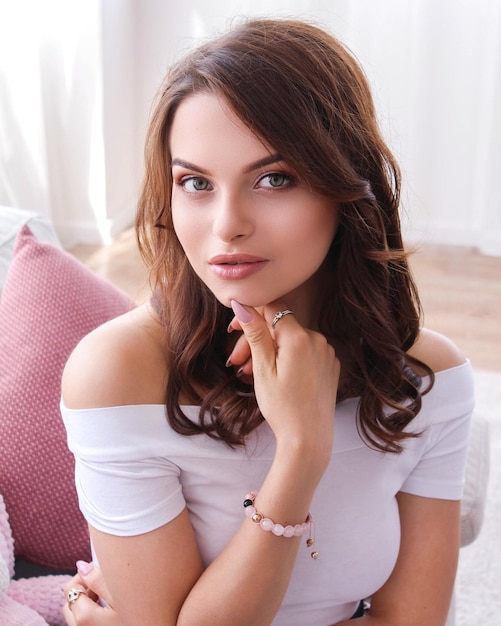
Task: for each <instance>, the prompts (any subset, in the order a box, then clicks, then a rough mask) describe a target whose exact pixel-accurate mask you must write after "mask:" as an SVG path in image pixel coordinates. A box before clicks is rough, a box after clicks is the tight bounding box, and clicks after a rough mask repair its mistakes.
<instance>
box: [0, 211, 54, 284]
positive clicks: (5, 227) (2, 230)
mask: <svg viewBox="0 0 501 626" xmlns="http://www.w3.org/2000/svg"><path fill="white" fill-rule="evenodd" d="M24 224H28V226H29V227H30V230H31V232H32V233H33V234H34V235H35V237H36V238H37V240H38V241H42V242H47V243H52V244H54V245H56V246H58V247H59V248H60V247H61V243H60V241H59V238H58V236H57V234H56V231H55V230H54V226H53V225H52V222H51V221H50V220H49V219H48V218H46V217H43V216H42V215H39V214H38V213H35V212H34V211H24V210H22V209H12V208H11V207H6V206H0V294H1V293H2V289H3V285H4V282H5V277H6V276H7V271H8V269H9V266H10V264H11V261H12V257H13V255H14V246H15V245H16V237H17V234H18V233H19V231H20V230H21V227H22V226H24Z"/></svg>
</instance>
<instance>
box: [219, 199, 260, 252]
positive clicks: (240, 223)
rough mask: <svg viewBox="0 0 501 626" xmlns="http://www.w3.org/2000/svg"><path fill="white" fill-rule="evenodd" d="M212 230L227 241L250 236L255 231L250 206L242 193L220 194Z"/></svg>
mask: <svg viewBox="0 0 501 626" xmlns="http://www.w3.org/2000/svg"><path fill="white" fill-rule="evenodd" d="M212 232H213V234H214V235H215V236H216V237H218V239H220V240H222V241H226V242H227V241H233V240H235V239H241V238H243V237H248V236H249V235H251V234H252V233H253V232H254V221H253V219H252V213H251V211H250V207H249V205H248V203H246V202H245V199H244V198H243V197H242V195H241V194H234V193H221V194H220V195H219V197H218V199H217V200H216V202H215V207H214V217H213V222H212Z"/></svg>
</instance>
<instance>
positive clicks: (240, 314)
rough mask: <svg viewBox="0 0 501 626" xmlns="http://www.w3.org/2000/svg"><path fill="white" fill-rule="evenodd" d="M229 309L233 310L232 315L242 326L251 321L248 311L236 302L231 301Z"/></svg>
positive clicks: (250, 314)
mask: <svg viewBox="0 0 501 626" xmlns="http://www.w3.org/2000/svg"><path fill="white" fill-rule="evenodd" d="M231 308H232V309H233V313H235V315H236V316H237V318H238V319H239V320H240V321H241V322H243V323H244V324H247V322H250V321H251V319H252V313H251V312H250V311H248V310H247V309H246V308H245V307H244V305H243V304H240V302H237V301H236V300H231Z"/></svg>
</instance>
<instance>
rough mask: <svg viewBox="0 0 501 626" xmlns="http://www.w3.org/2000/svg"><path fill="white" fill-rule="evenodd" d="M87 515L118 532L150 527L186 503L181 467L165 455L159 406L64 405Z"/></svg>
mask: <svg viewBox="0 0 501 626" xmlns="http://www.w3.org/2000/svg"><path fill="white" fill-rule="evenodd" d="M61 414H62V416H63V421H64V423H65V426H66V430H67V435H68V446H69V448H70V450H71V451H72V453H73V454H74V457H75V484H76V489H77V494H78V500H79V505H80V509H81V511H82V514H83V515H84V517H85V519H86V520H87V522H88V523H89V524H90V525H91V526H93V527H94V528H96V529H98V530H100V531H103V532H106V533H109V534H113V535H119V536H131V535H139V534H142V533H146V532H149V531H151V530H154V529H156V528H159V527H160V526H162V525H164V524H166V523H167V522H169V521H171V520H172V519H174V518H175V517H176V516H177V515H179V513H181V511H182V510H183V508H184V507H185V500H184V496H183V493H182V489H181V484H180V480H179V476H180V470H179V468H178V466H177V465H176V464H175V463H173V462H171V461H169V459H168V458H166V457H165V456H164V454H163V453H164V452H165V445H163V444H165V437H166V431H168V426H167V420H166V417H165V412H164V407H160V406H157V405H144V406H143V405H141V406H125V407H109V408H102V409H86V410H70V409H67V408H66V407H64V406H63V405H62V406H61Z"/></svg>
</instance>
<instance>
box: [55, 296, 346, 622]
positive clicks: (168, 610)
mask: <svg viewBox="0 0 501 626" xmlns="http://www.w3.org/2000/svg"><path fill="white" fill-rule="evenodd" d="M279 308H282V309H283V308H285V307H284V306H283V305H281V304H280V303H273V305H270V306H269V307H267V311H266V320H265V319H264V318H263V317H261V316H260V315H259V314H258V313H257V312H256V311H252V313H251V319H250V320H249V321H248V322H247V323H243V324H242V327H243V329H244V332H245V333H246V336H247V339H248V341H249V344H250V346H251V349H252V354H253V363H254V379H255V388H256V394H257V397H258V403H259V406H260V407H261V410H262V412H263V414H264V415H265V416H266V418H267V421H268V423H269V424H270V427H271V428H272V430H273V431H274V433H275V436H276V441H277V446H276V454H275V458H274V460H273V463H272V466H271V468H270V471H269V473H268V475H267V477H266V478H265V480H264V482H263V484H262V485H261V487H260V491H259V495H258V498H257V500H256V506H257V508H258V510H259V511H262V512H263V513H265V514H266V515H267V516H269V517H271V518H272V519H273V520H274V521H276V522H287V523H291V524H295V523H299V522H303V521H305V519H306V516H307V514H308V510H309V507H310V502H311V499H312V497H313V493H314V491H315V489H316V486H317V484H318V481H319V480H320V478H321V476H322V475H323V472H324V471H325V469H326V467H327V464H328V461H329V459H330V455H331V451H332V442H333V415H334V410H335V402H336V392H337V380H338V378H339V363H338V361H337V359H336V358H335V355H334V351H333V349H332V348H331V347H330V346H328V344H327V342H326V341H325V339H324V338H323V337H322V336H320V335H318V334H317V333H312V332H310V331H306V330H305V329H304V328H302V327H301V326H300V325H299V324H298V323H297V321H296V320H295V319H294V318H293V316H288V317H287V318H284V320H282V321H281V322H280V324H279V325H277V327H276V331H277V332H276V334H275V341H274V340H273V338H272V336H271V333H270V322H271V319H272V317H273V314H274V312H275V311H276V310H278V309H279ZM268 318H269V319H268ZM128 337H130V328H129V329H128ZM275 342H276V343H275ZM100 345H101V350H103V352H104V354H106V355H110V354H114V353H115V351H114V350H113V346H109V345H108V346H104V348H103V342H102V341H100ZM141 345H142V344H141ZM132 352H133V350H132ZM87 354H91V355H92V361H89V362H88V364H87V366H88V370H90V380H87V381H86V383H85V385H84V387H86V389H87V390H88V389H94V386H93V384H92V377H93V370H94V369H95V368H94V367H93V363H94V361H95V352H94V350H90V351H89V350H87ZM298 354H300V355H301V359H300V360H298V358H297V355H298ZM106 358H110V357H106ZM113 358H116V357H113ZM128 361H130V358H129V359H124V358H123V356H122V357H119V358H116V363H112V364H111V365H112V367H106V365H105V364H104V365H103V364H101V371H112V372H113V380H114V381H115V384H114V385H113V386H114V388H116V387H117V385H119V384H123V385H125V387H126V389H125V391H124V394H125V395H127V398H129V402H130V398H131V394H132V396H134V395H135V393H134V391H133V388H134V385H139V390H138V392H137V395H138V396H139V395H140V394H142V393H144V388H145V385H143V384H141V382H139V383H138V382H137V380H138V378H139V381H141V371H134V375H130V368H127V370H126V371H125V372H119V371H118V370H119V368H120V364H123V363H127V362H128ZM134 362H136V363H137V362H141V363H144V362H145V359H138V358H136V359H134ZM84 369H85V368H84ZM142 369H143V370H144V365H143V366H142ZM117 372H118V373H117ZM145 376H146V378H147V379H148V380H149V378H150V376H148V374H147V373H143V377H145ZM76 377H78V381H79V382H78V385H79V386H81V385H82V367H77V368H76V371H75V378H76ZM70 378H71V379H73V377H70ZM144 382H145V384H147V380H145V381H144ZM67 383H68V384H67V385H66V388H68V389H70V391H69V392H68V396H71V387H72V385H71V380H70V381H67ZM101 389H102V390H103V391H102V393H103V394H106V395H105V396H104V397H103V398H93V399H92V400H91V402H92V403H94V402H98V401H99V400H102V402H104V403H114V404H118V403H120V402H117V398H115V397H110V386H109V385H106V384H101ZM162 389H163V386H162ZM131 390H132V391H131ZM113 393H115V392H113ZM86 397H87V401H89V400H88V394H87V396H86ZM118 400H120V399H118ZM81 401H83V400H81ZM142 401H143V402H144V401H146V402H147V399H143V400H142ZM65 402H66V404H67V405H68V404H69V405H70V406H71V405H73V406H74V404H75V401H74V396H72V398H71V399H67V398H65ZM99 405H100V406H102V403H101V404H99ZM305 459H308V461H307V462H305ZM249 487H252V485H250V486H249ZM244 495H245V494H242V497H243V496H244ZM214 506H217V502H215V503H214ZM242 519H243V521H242V524H241V526H240V528H239V530H238V531H237V533H236V534H235V536H234V537H233V538H232V539H231V540H230V542H229V544H228V545H227V546H226V548H225V549H224V550H223V551H222V552H221V554H220V555H219V556H218V557H217V558H216V559H215V560H214V562H213V563H211V564H210V566H209V567H208V568H207V569H206V570H205V571H204V572H203V573H202V567H201V562H200V556H199V553H198V548H197V546H196V543H195V539H194V536H193V531H192V528H191V524H190V522H189V518H188V515H187V513H186V512H184V513H182V514H181V515H180V516H179V517H178V518H176V519H175V520H173V521H171V522H170V523H168V524H165V525H164V526H163V527H161V528H159V529H157V530H155V531H153V532H151V533H147V534H145V535H140V536H137V537H115V536H110V535H106V534H104V533H100V532H97V531H96V530H92V531H91V532H92V537H93V541H94V545H95V548H96V553H97V556H98V558H99V562H100V565H101V567H102V569H103V573H104V576H105V579H106V581H107V584H108V587H109V589H110V592H111V597H112V598H113V601H112V606H113V608H114V609H115V610H116V612H115V613H114V617H113V619H116V615H117V614H118V616H119V620H120V621H119V622H118V623H120V624H123V625H126V624H134V625H135V624H137V623H141V624H144V625H145V626H146V625H148V624H152V625H155V626H157V625H160V624H161V625H163V626H169V625H170V624H196V626H203V625H204V624H210V625H213V624H215V623H217V624H218V626H224V625H225V624H229V625H231V626H234V624H236V623H238V624H239V625H241V626H245V625H246V624H249V625H253V624H255V625H259V626H263V625H265V624H269V623H270V622H271V621H272V620H273V618H274V616H275V614H276V612H277V611H278V609H279V607H280V605H281V603H282V599H283V596H284V594H285V592H286V590H287V586H288V584H289V579H290V576H291V573H292V570H293V567H294V564H295V559H296V554H297V551H298V548H299V545H300V538H287V539H283V538H277V537H275V536H274V535H273V534H272V533H269V532H264V531H262V530H261V529H260V528H259V527H258V526H257V525H256V524H254V523H253V522H251V521H250V520H248V519H246V518H245V517H244V516H243V514H242ZM179 569H180V574H179V575H178V570H179ZM72 608H73V616H74V617H75V618H76V620H77V622H76V623H90V624H101V623H108V622H103V621H101V620H102V615H103V613H104V611H103V610H102V609H100V608H99V607H98V606H97V605H95V604H93V603H91V601H90V600H89V599H88V598H86V597H85V596H82V597H81V598H80V599H79V600H78V602H77V603H75V605H73V607H72ZM85 611H91V613H87V614H86V615H84V612H85ZM109 613H110V612H109V611H108V614H109ZM79 620H81V621H80V622H79ZM84 620H86V621H85V622H84ZM109 623H112V622H109ZM113 623H116V622H113Z"/></svg>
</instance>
